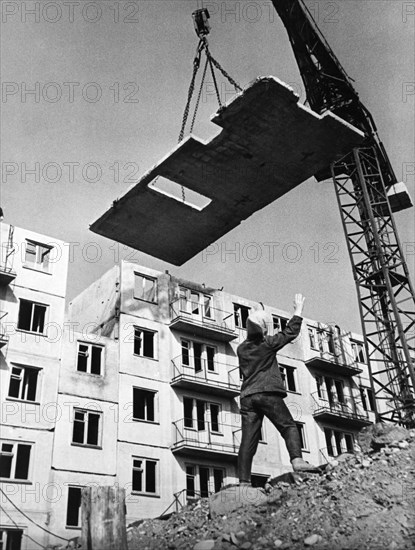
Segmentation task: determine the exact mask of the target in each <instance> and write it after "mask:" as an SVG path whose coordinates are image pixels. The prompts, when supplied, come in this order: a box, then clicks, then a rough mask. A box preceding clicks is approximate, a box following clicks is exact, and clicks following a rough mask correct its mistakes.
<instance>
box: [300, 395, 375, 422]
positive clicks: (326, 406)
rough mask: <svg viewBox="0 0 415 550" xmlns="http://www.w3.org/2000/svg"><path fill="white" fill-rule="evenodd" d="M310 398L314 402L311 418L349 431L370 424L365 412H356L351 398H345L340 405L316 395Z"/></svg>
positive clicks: (337, 402)
mask: <svg viewBox="0 0 415 550" xmlns="http://www.w3.org/2000/svg"><path fill="white" fill-rule="evenodd" d="M311 396H312V398H313V400H314V406H313V417H314V418H315V419H316V420H318V421H323V422H331V423H333V424H336V425H337V426H342V427H346V428H349V429H360V428H363V427H364V426H368V425H369V424H372V422H371V421H370V420H369V415H368V413H367V412H365V411H357V408H356V403H355V401H354V399H352V398H351V397H346V398H345V400H344V402H342V403H341V402H339V401H333V400H329V399H326V398H324V397H319V396H318V395H317V393H314V394H311Z"/></svg>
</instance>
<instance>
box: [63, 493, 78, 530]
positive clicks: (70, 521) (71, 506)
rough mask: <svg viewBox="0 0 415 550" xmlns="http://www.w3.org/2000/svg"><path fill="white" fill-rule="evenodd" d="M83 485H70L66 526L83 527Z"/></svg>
mask: <svg viewBox="0 0 415 550" xmlns="http://www.w3.org/2000/svg"><path fill="white" fill-rule="evenodd" d="M81 500H82V487H71V486H70V487H68V502H67V505H66V527H81Z"/></svg>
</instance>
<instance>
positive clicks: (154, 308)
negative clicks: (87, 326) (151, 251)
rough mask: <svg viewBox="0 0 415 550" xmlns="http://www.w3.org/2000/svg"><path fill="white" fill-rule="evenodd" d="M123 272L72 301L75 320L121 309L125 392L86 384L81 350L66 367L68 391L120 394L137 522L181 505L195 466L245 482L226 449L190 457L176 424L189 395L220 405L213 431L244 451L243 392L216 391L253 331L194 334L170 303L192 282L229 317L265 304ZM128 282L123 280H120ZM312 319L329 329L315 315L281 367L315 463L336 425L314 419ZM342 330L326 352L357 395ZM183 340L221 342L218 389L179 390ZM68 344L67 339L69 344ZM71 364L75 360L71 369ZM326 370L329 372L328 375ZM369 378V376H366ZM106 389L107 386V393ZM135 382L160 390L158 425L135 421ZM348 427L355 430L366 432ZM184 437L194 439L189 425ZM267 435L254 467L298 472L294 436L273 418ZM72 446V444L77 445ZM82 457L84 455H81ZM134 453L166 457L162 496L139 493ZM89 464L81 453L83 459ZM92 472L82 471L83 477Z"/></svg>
mask: <svg viewBox="0 0 415 550" xmlns="http://www.w3.org/2000/svg"><path fill="white" fill-rule="evenodd" d="M119 269H120V271H119V278H118V275H117V271H116V270H115V269H113V270H111V271H110V272H108V273H107V274H106V275H104V276H103V278H102V279H101V280H100V281H97V282H96V283H94V284H93V285H91V287H89V289H87V290H86V291H84V292H83V293H82V294H81V295H80V296H79V297H77V298H75V299H74V300H73V301H72V304H71V307H70V319H71V321H73V322H82V323H88V322H91V321H93V322H95V323H101V324H103V325H105V323H106V321H107V320H108V314H107V312H108V311H111V312H112V313H111V315H112V314H114V317H117V316H118V317H117V318H116V320H115V325H114V324H113V325H112V326H113V327H117V328H114V330H113V331H110V330H107V331H106V332H105V334H108V335H110V338H109V340H110V341H111V342H112V345H114V346H115V347H116V348H117V350H118V351H117V353H115V352H114V356H113V357H114V365H115V363H116V362H117V361H118V363H117V365H118V366H117V368H115V366H114V370H113V375H114V380H115V377H118V381H119V388H118V390H117V391H118V395H117V396H115V395H114V392H113V382H111V383H109V384H107V383H106V382H103V383H102V385H101V386H99V385H98V384H97V385H96V386H95V389H93V385H91V384H90V383H89V382H88V383H86V384H84V383H82V382H81V380H80V375H79V373H76V372H75V371H74V370H73V352H70V351H69V349H70V348H69V347H65V350H66V349H68V352H67V353H68V357H69V355H70V353H72V355H71V358H65V359H64V361H63V363H64V364H63V371H62V372H63V373H64V376H65V380H66V387H67V388H68V391H69V393H72V394H73V396H77V397H78V396H83V397H85V398H86V397H92V398H94V399H95V398H96V399H99V397H100V396H101V397H102V396H104V395H105V396H106V397H105V398H106V399H107V398H108V399H110V400H111V402H112V400H114V403H113V404H114V406H115V405H116V404H118V407H119V409H118V410H119V415H118V423H117V426H116V429H115V428H113V427H110V428H109V430H110V432H111V435H110V439H111V440H112V439H113V438H114V437H116V438H117V443H116V456H117V458H116V464H115V471H116V482H118V483H119V484H120V485H121V486H124V487H125V488H126V489H127V493H128V499H127V516H128V518H127V519H128V521H133V520H137V519H139V518H142V517H151V516H153V517H154V516H157V515H159V514H160V513H162V512H163V511H165V509H166V508H167V507H168V506H169V505H170V504H171V503H172V501H173V494H174V493H178V492H180V491H181V490H183V489H184V488H185V487H186V465H199V466H209V467H212V468H213V467H223V468H225V470H226V478H225V483H232V482H235V481H237V478H236V455H235V454H234V456H233V457H232V456H231V457H230V456H229V455H228V456H225V455H220V453H219V454H216V455H214V454H212V453H211V454H210V455H209V454H208V453H207V452H206V451H203V452H198V451H195V450H193V452H192V453H189V451H188V450H187V451H186V450H184V451H182V452H181V453H177V452H173V451H174V449H175V442H176V435H175V434H176V431H175V427H174V425H173V422H175V421H176V420H179V419H182V418H183V398H184V397H185V396H187V397H192V398H194V399H199V400H204V401H207V402H212V403H217V404H219V405H220V407H221V423H222V427H221V430H222V434H221V435H220V436H219V435H216V434H211V440H210V441H211V442H213V443H218V444H219V443H222V444H223V443H224V444H226V445H229V446H231V445H232V444H233V443H235V442H236V447H235V448H236V449H237V446H238V445H237V443H238V437H237V436H236V439H235V433H236V434H237V433H238V430H239V428H240V415H239V407H238V403H239V398H233V397H227V396H223V395H217V394H216V392H215V391H214V384H215V381H219V380H220V381H222V382H224V381H227V379H228V378H227V377H228V371H229V369H230V368H233V367H236V366H237V356H236V348H237V346H238V344H239V343H240V342H242V341H243V340H244V339H245V338H246V330H244V329H241V328H236V329H235V335H236V336H237V337H236V338H235V339H234V340H233V341H231V342H229V343H225V342H221V341H218V340H217V339H215V336H214V335H213V336H212V337H208V336H206V335H205V336H197V335H193V336H192V335H191V334H189V332H188V331H186V332H183V331H180V330H177V328H174V327H171V326H170V321H171V319H172V318H174V316H175V315H176V313H174V312H172V309H171V307H170V304H171V302H173V301H174V300H176V299H177V298H178V297H179V295H180V294H179V287H180V286H184V287H186V288H189V289H192V290H194V291H197V292H199V293H201V294H209V295H211V296H212V299H213V302H212V307H214V308H217V309H218V310H222V311H226V312H227V313H228V314H229V313H230V314H233V307H234V303H237V304H240V305H245V306H247V307H249V308H251V309H256V308H258V307H260V306H259V304H258V303H256V302H254V301H252V300H247V299H245V298H241V297H239V296H234V295H230V294H227V293H224V292H222V291H219V290H215V289H212V288H207V287H206V286H204V285H201V284H197V283H193V282H189V281H185V280H181V279H178V278H177V277H174V276H171V275H170V274H168V273H160V272H157V271H154V270H151V269H148V268H145V267H142V266H138V265H136V264H132V263H129V262H122V263H121V265H120V268H119ZM135 274H138V275H144V276H147V277H150V278H154V279H155V280H156V281H157V301H155V302H151V301H146V300H143V299H138V298H137V296H135V292H134V281H135ZM118 280H119V285H118V284H117V283H118ZM114 289H115V290H114ZM94 304H96V307H94ZM109 304H111V305H109ZM265 309H266V311H267V312H268V313H269V314H272V315H278V316H280V317H284V318H289V317H290V316H291V314H290V313H287V312H285V311H283V310H280V309H278V308H275V307H270V306H265ZM118 313H119V314H118ZM172 316H173V317H172ZM191 322H192V321H191V316H190V323H191ZM232 322H233V316H232ZM308 325H310V326H314V327H316V328H324V327H322V326H321V325H320V324H319V323H317V322H315V321H313V320H309V319H305V320H304V322H303V326H302V330H301V334H300V335H299V336H298V338H297V339H296V340H295V341H294V342H292V343H291V344H289V345H287V346H286V347H285V348H284V349H283V350H281V351H280V352H279V354H278V357H279V362H280V365H281V366H290V367H294V368H295V369H296V370H295V379H296V391H288V395H287V398H286V403H287V405H288V407H289V409H290V410H291V413H292V414H293V416H294V419H295V420H296V421H297V422H300V423H302V424H303V425H304V429H305V439H306V447H305V450H304V457H305V458H306V460H309V461H310V462H312V463H322V462H323V461H324V459H323V457H322V454H321V450H322V449H324V448H325V447H326V442H325V437H324V426H325V425H328V426H330V423H328V424H324V423H322V422H317V421H316V419H315V418H314V416H313V413H314V411H315V409H316V403H315V400H314V399H313V396H312V394H314V393H315V392H316V390H317V387H316V381H315V375H316V374H317V373H316V371H315V370H313V369H311V368H310V367H307V366H306V364H305V361H307V360H308V359H310V358H312V357H314V356H315V355H316V351H315V350H312V349H311V348H310V342H309V337H308V330H307V327H308ZM106 326H107V327H108V326H110V323H107V325H106ZM134 327H140V328H143V329H147V330H150V331H154V332H155V333H156V336H155V357H154V358H146V357H141V356H137V355H135V354H134ZM98 332H99V330H98ZM101 334H102V332H101ZM340 335H341V342H342V344H341V345H340V339H338V341H337V343H336V346H337V347H336V353H335V354H334V355H330V354H325V356H326V357H327V358H328V359H330V360H331V362H332V363H333V377H335V378H336V379H341V380H343V382H344V384H345V387H346V388H350V394H351V395H354V397H355V398H356V400H357V398H358V394H359V391H358V385H359V384H360V380H359V379H358V380H356V381H354V378H356V377H350V376H344V375H339V373H338V372H337V370H336V369H337V367H336V365H335V363H336V362H339V363H345V362H347V363H351V362H352V361H353V359H352V351H351V346H350V341H349V340H350V338H349V335H348V334H346V333H344V332H341V333H340ZM181 339H186V340H191V341H196V342H200V343H204V344H211V345H214V346H215V347H216V349H217V360H218V361H219V362H220V363H223V365H221V367H220V369H219V370H218V372H217V373H215V374H214V375H213V374H209V383H210V384H211V388H212V389H211V391H209V390H201V389H200V388H199V389H198V388H197V387H196V386H190V387H188V388H186V389H184V388H182V387H172V386H171V381H172V376H173V367H172V359H174V358H176V357H180V355H181ZM356 339H358V338H356ZM65 346H67V345H66V344H65ZM68 346H69V344H68ZM65 353H66V352H65ZM66 363H67V366H65V365H66ZM71 365H72V366H71ZM226 365H227V366H226ZM71 369H72V370H71ZM324 374H325V375H326V376H327V373H324ZM362 376H365V375H364V374H363V373H362ZM98 387H99V388H100V392H99V395H98ZM110 387H111V389H110ZM134 387H138V388H142V389H148V390H151V391H155V392H157V394H156V406H155V411H156V412H155V414H156V416H155V420H154V422H148V421H141V420H133V418H132V400H133V388H134ZM94 392H96V393H94ZM61 398H62V395H61V396H60V399H61ZM107 413H108V411H107ZM65 422H66V425H65V424H64V427H65V429H64V430H63V432H68V430H69V431H70V427H69V426H68V425H67V424H68V420H65ZM338 429H340V428H338ZM343 431H345V430H343ZM346 431H351V432H355V431H356V430H355V429H353V430H346ZM184 433H185V435H186V431H184ZM239 433H240V432H239ZM264 435H265V438H264V442H261V443H260V444H259V447H258V452H257V455H256V457H255V459H254V463H253V469H252V471H253V473H255V474H263V475H271V476H275V475H278V474H280V473H283V472H285V471H288V470H290V469H291V465H290V461H289V457H288V453H287V451H286V448H285V444H284V441H283V440H282V438H281V436H280V434H279V433H278V432H277V430H276V429H275V427H274V426H272V424H271V423H270V422H269V421H268V420H265V421H264ZM199 436H200V437H203V434H199ZM59 438H63V435H62V434H61V428H60V430H59V432H57V438H56V441H57V443H58V442H59V441H60V443H59V445H58V446H59V447H62V446H63V444H64V440H63V439H59ZM66 439H68V436H66ZM239 440H240V438H239ZM65 444H66V445H68V441H66V442H65ZM97 452H98V451H97ZM114 452H115V451H114ZM77 453H78V451H77ZM73 456H74V457H75V456H77V457H78V456H80V455H78V454H74V455H73ZM133 457H139V458H144V459H145V458H147V459H155V460H157V461H158V462H157V463H158V474H157V483H158V488H159V490H158V491H157V494H155V495H154V494H131V482H132V461H133ZM58 459H59V461H60V462H59V464H60V466H59V467H60V468H61V469H63V468H64V465H65V464H66V466H65V467H68V468H69V469H71V472H70V475H71V476H74V475H75V472H74V470H73V466H71V465H70V462H71V460H69V459H68V458H67V457H65V456H63V453H61V454H59V453H58V454H57V455H56V460H58ZM65 460H66V461H67V462H66V463H65V462H64V461H65ZM79 460H81V459H80V458H79ZM81 469H82V468H81ZM112 472H113V471H112V470H110V469H106V470H103V469H102V467H101V470H99V473H100V474H101V475H104V474H105V476H107V477H105V479H107V480H108V479H109V478H110V477H111V476H112ZM68 475H69V474H68ZM82 475H83V474H81V473H80V474H79V476H81V477H82ZM71 479H72V478H71ZM80 479H81V478H80Z"/></svg>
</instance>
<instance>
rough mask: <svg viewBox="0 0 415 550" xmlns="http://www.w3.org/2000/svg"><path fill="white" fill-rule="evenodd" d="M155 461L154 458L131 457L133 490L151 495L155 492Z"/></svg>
mask: <svg viewBox="0 0 415 550" xmlns="http://www.w3.org/2000/svg"><path fill="white" fill-rule="evenodd" d="M157 462H158V461H156V460H149V459H146V458H139V457H133V473H132V476H133V480H132V490H133V491H135V492H138V493H148V494H153V495H154V494H156V493H157V480H156V474H157Z"/></svg>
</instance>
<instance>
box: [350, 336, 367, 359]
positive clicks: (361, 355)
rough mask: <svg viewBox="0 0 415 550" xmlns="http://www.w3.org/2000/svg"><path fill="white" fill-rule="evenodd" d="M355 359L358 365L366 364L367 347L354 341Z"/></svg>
mask: <svg viewBox="0 0 415 550" xmlns="http://www.w3.org/2000/svg"><path fill="white" fill-rule="evenodd" d="M351 343H352V353H353V359H354V360H355V361H356V362H357V363H366V354H365V347H364V345H363V344H362V343H361V342H354V341H352V342H351Z"/></svg>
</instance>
